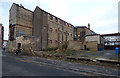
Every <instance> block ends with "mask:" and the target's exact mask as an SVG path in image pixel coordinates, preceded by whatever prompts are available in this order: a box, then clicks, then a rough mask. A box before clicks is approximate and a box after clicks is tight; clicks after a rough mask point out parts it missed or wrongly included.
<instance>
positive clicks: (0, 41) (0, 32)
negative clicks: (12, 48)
mask: <svg viewBox="0 0 120 78" xmlns="http://www.w3.org/2000/svg"><path fill="white" fill-rule="evenodd" d="M3 37H4V27H3V26H2V24H0V48H2V44H3Z"/></svg>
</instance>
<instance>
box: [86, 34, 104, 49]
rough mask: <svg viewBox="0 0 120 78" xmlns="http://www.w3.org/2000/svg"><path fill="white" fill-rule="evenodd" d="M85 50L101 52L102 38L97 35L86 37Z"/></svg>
mask: <svg viewBox="0 0 120 78" xmlns="http://www.w3.org/2000/svg"><path fill="white" fill-rule="evenodd" d="M84 49H85V50H92V51H97V50H103V49H104V37H102V36H101V35H99V34H91V35H86V37H85V43H84Z"/></svg>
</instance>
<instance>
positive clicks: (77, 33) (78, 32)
mask: <svg viewBox="0 0 120 78" xmlns="http://www.w3.org/2000/svg"><path fill="white" fill-rule="evenodd" d="M91 33H95V32H94V31H92V30H91V29H90V25H88V27H86V26H76V27H74V40H79V41H84V40H85V36H86V35H88V34H91Z"/></svg>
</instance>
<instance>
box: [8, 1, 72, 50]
mask: <svg viewBox="0 0 120 78" xmlns="http://www.w3.org/2000/svg"><path fill="white" fill-rule="evenodd" d="M9 13H10V16H9V18H10V19H9V30H10V31H9V41H8V45H9V49H10V48H11V49H13V50H15V49H16V48H15V47H12V46H16V45H17V42H16V38H17V37H19V36H22V35H27V36H36V37H39V39H40V42H39V48H40V50H43V49H48V48H58V47H59V48H63V46H64V45H65V44H66V43H67V41H68V40H73V29H74V26H73V25H72V24H70V23H68V22H66V21H64V20H62V19H60V18H58V17H56V16H54V15H52V14H50V13H48V12H46V11H44V10H42V9H41V8H39V7H38V6H37V7H36V8H35V10H34V11H30V10H28V9H26V8H24V7H23V6H19V5H18V4H15V3H13V5H12V7H11V8H10V11H9Z"/></svg>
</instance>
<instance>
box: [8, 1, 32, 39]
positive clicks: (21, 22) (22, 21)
mask: <svg viewBox="0 0 120 78" xmlns="http://www.w3.org/2000/svg"><path fill="white" fill-rule="evenodd" d="M32 17H33V13H32V11H30V10H27V9H25V8H24V7H23V6H19V5H18V4H15V3H13V5H12V7H11V8H10V10H9V26H10V32H11V31H12V29H13V28H14V31H12V32H14V34H13V35H14V39H16V37H18V36H21V35H32V20H33V19H32ZM9 35H10V36H11V33H10V34H9ZM9 38H10V37H9Z"/></svg>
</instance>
